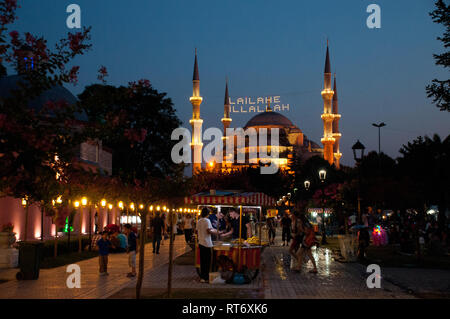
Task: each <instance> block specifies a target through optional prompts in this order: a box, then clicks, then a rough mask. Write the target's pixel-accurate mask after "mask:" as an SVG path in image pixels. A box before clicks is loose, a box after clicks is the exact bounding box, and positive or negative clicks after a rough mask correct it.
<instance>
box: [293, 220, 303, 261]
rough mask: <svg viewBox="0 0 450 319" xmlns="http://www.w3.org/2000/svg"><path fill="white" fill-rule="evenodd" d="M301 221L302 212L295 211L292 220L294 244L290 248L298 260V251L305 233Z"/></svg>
mask: <svg viewBox="0 0 450 319" xmlns="http://www.w3.org/2000/svg"><path fill="white" fill-rule="evenodd" d="M301 224H302V221H301V220H300V212H298V211H295V212H294V214H293V218H292V243H291V246H290V247H289V253H290V254H291V256H292V257H293V258H295V259H296V258H297V251H298V249H299V248H300V245H301V243H302V241H303V237H304V233H303V228H302V225H301Z"/></svg>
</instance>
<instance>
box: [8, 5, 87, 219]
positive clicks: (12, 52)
mask: <svg viewBox="0 0 450 319" xmlns="http://www.w3.org/2000/svg"><path fill="white" fill-rule="evenodd" d="M16 9H17V1H16V0H7V1H1V2H0V63H3V62H6V63H8V64H10V65H12V66H14V67H15V68H17V69H18V68H19V65H20V63H16V62H19V61H18V59H19V58H20V57H21V52H22V49H23V48H24V47H27V48H28V49H29V50H31V52H32V54H33V57H34V59H35V62H36V63H35V64H34V67H33V68H31V69H29V70H27V72H24V73H23V74H21V76H20V83H19V84H18V86H17V88H16V89H13V90H11V91H10V92H9V94H8V95H7V96H1V97H0V146H1V147H0V176H1V179H0V190H1V192H2V193H3V194H5V195H7V196H13V197H17V198H20V197H27V198H28V201H27V206H29V205H32V204H33V203H37V204H38V205H39V206H40V207H41V212H42V214H44V211H48V212H50V211H51V210H52V201H53V200H54V199H56V197H57V196H58V194H61V191H62V187H63V185H64V184H63V183H61V181H60V180H59V179H58V178H57V174H59V175H63V174H64V173H65V171H66V170H68V169H70V164H71V162H72V159H73V157H74V151H75V146H76V145H78V144H79V143H80V141H81V137H82V136H81V134H79V133H78V131H77V130H75V129H74V128H75V125H74V123H75V114H76V109H75V107H74V106H73V105H69V104H68V103H67V101H64V100H61V101H44V103H43V104H39V105H35V103H34V101H35V100H36V99H37V98H38V97H41V96H42V94H43V93H44V92H46V91H47V90H49V89H51V88H53V87H54V86H56V85H62V84H63V83H75V82H76V80H77V74H78V71H79V67H78V66H73V67H72V68H69V67H68V66H69V64H70V63H71V62H72V61H73V59H74V58H76V57H77V56H79V55H82V54H84V52H86V50H88V49H89V48H90V46H91V45H90V44H89V43H88V41H89V39H90V35H89V34H90V28H87V29H86V28H85V29H83V31H82V32H77V33H69V34H68V36H67V38H63V39H61V40H60V41H59V42H58V43H57V44H56V45H55V48H54V49H50V48H49V47H48V46H47V41H46V40H45V39H44V38H43V37H36V36H33V35H32V34H30V33H25V34H24V35H23V36H20V34H19V33H18V32H17V31H11V32H10V33H9V37H8V36H7V35H6V32H7V31H8V26H9V25H10V24H12V23H13V22H14V21H15V20H16V18H17V17H16Z"/></svg>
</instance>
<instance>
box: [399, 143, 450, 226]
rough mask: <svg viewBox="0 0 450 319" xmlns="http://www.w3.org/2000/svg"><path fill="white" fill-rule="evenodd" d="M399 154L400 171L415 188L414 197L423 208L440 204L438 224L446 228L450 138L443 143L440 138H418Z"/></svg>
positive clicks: (449, 190) (449, 178)
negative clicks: (419, 201) (400, 155)
mask: <svg viewBox="0 0 450 319" xmlns="http://www.w3.org/2000/svg"><path fill="white" fill-rule="evenodd" d="M400 153H401V154H402V157H399V158H398V167H399V171H400V173H401V174H402V176H407V177H408V179H409V180H410V181H411V183H410V185H413V186H414V188H415V191H414V192H413V194H414V196H415V197H416V198H418V199H420V200H421V203H420V206H421V207H420V208H423V205H427V206H429V205H432V204H435V203H438V206H439V220H440V223H441V226H443V225H444V223H445V212H446V210H447V208H448V204H449V203H448V201H449V198H450V187H449V184H448V181H449V180H450V167H449V165H448V163H450V135H449V136H447V137H446V138H445V139H444V140H442V139H441V138H440V137H439V135H437V134H435V135H434V136H433V138H430V137H428V136H425V137H421V136H419V137H418V138H417V139H415V140H413V141H412V142H408V144H406V145H403V147H402V148H401V149H400Z"/></svg>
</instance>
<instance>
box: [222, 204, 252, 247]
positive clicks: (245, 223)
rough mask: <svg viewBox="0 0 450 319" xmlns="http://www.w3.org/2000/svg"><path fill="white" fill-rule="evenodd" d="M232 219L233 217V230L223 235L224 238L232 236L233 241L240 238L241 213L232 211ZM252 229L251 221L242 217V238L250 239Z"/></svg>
mask: <svg viewBox="0 0 450 319" xmlns="http://www.w3.org/2000/svg"><path fill="white" fill-rule="evenodd" d="M230 217H231V230H230V231H229V232H228V233H226V234H223V235H222V236H223V237H226V236H229V235H231V239H237V238H239V224H240V218H239V213H238V212H236V211H235V210H234V209H232V210H230ZM252 236H253V235H252V227H251V225H250V221H249V220H248V218H247V216H242V234H241V238H242V239H244V240H246V239H247V238H249V237H252Z"/></svg>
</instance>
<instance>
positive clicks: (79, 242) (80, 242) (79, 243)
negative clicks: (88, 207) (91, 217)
mask: <svg viewBox="0 0 450 319" xmlns="http://www.w3.org/2000/svg"><path fill="white" fill-rule="evenodd" d="M79 215H80V225H79V234H78V252H79V253H81V251H82V250H83V247H82V240H81V236H82V232H81V230H82V226H81V225H82V223H83V208H80V214H79Z"/></svg>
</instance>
